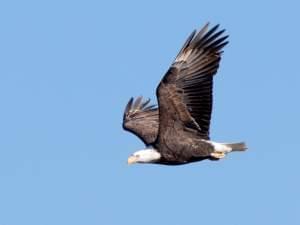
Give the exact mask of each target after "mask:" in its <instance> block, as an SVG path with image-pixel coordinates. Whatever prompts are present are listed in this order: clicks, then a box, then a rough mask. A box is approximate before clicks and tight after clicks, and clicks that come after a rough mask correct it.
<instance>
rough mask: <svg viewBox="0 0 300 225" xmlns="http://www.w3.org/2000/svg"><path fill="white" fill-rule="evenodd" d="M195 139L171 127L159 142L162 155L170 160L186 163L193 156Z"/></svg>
mask: <svg viewBox="0 0 300 225" xmlns="http://www.w3.org/2000/svg"><path fill="white" fill-rule="evenodd" d="M192 146H193V140H192V139H191V138H190V137H187V136H186V135H185V134H184V133H182V132H178V130H176V129H172V130H171V129H170V130H168V132H167V133H165V135H164V136H163V137H161V139H160V142H159V143H158V146H157V147H158V149H159V151H160V153H161V154H162V157H163V158H164V159H165V160H167V161H169V162H178V163H185V162H187V161H189V160H190V159H191V158H192V157H193V153H192V152H191V150H192V148H191V147H192Z"/></svg>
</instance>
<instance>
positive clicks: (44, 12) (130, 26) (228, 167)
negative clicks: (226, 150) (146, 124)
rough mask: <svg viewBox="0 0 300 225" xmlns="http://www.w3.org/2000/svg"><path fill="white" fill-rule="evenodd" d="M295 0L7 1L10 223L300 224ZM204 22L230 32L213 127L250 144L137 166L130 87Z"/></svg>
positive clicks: (4, 191) (152, 85) (0, 92)
mask: <svg viewBox="0 0 300 225" xmlns="http://www.w3.org/2000/svg"><path fill="white" fill-rule="evenodd" d="M299 8H300V4H299V3H298V2H297V1H271V0H270V1H259V0H253V1H244V2H242V1H233V0H232V1H213V0H212V1H196V0H195V1H192V0H190V1H148V2H146V1H145V2H142V1H129V0H128V1H106V2H105V1H55V0H52V1H14V0H12V1H1V3H0V62H1V66H0V105H1V110H0V225H44V224H45V225H46V224H49V225H54V224H55V225H65V224H72V225H77V224H78V225H87V224H88V225H94V224H95V225H96V224H103V225H104V224H105V225H121V224H131V225H135V224H136V225H141V224H143V225H152V224H165V225H168V224H172V225H182V224H195V225H196V224H205V225H216V224H231V225H235V224H236V225H240V224H243V225H254V224H264V225H268V224H270V225H282V224H300V214H299V212H300V182H299V178H300V175H299V171H300V168H299V158H300V149H299V137H300V136H299V126H300V124H299V115H300V107H299V97H300V91H299V87H300V78H299V64H300V62H299V52H300V45H299V40H300V30H299V21H300V15H299ZM207 21H211V22H212V24H216V23H221V26H222V27H223V28H226V29H227V33H228V34H229V35H230V44H229V45H228V46H227V47H226V48H225V53H224V57H223V60H222V63H221V68H220V70H219V73H218V75H217V76H216V77H215V93H214V94H215V101H214V104H215V105H214V112H213V119H212V126H211V133H212V135H211V136H212V139H213V140H215V141H220V142H225V141H227V142H229V141H246V142H247V144H248V146H249V150H248V151H247V152H246V153H242V154H239V153H235V154H230V155H229V156H228V157H226V159H225V160H222V161H219V162H210V161H205V162H201V163H195V164H190V165H185V166H180V167H166V166H158V165H136V166H131V167H129V166H127V165H126V160H127V156H128V155H130V154H131V153H132V152H133V151H135V150H138V149H141V148H143V147H144V146H143V144H142V142H140V141H139V140H138V139H137V138H136V137H134V136H133V135H131V134H129V133H126V132H124V131H123V130H122V129H121V120H122V113H123V109H124V106H125V104H126V103H127V101H128V99H129V97H131V96H137V95H140V94H143V95H144V96H146V97H151V98H152V100H153V101H154V102H155V101H156V99H155V89H156V86H157V84H158V82H159V81H160V79H161V77H162V76H163V74H164V72H165V71H166V70H167V68H168V66H169V65H170V63H171V61H172V60H173V59H174V57H175V55H176V54H177V52H178V50H179V49H180V47H181V45H182V44H183V42H184V41H185V38H186V37H187V36H188V35H189V33H190V32H191V31H192V30H193V29H194V28H199V27H201V26H203V25H204V24H205V23H206V22H207Z"/></svg>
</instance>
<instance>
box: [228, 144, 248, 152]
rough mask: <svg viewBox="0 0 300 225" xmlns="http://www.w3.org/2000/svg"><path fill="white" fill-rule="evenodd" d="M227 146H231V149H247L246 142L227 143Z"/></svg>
mask: <svg viewBox="0 0 300 225" xmlns="http://www.w3.org/2000/svg"><path fill="white" fill-rule="evenodd" d="M225 145H226V146H227V147H229V148H231V149H232V150H231V151H233V152H234V151H245V150H246V149H247V146H246V143H245V142H239V143H226V144H225Z"/></svg>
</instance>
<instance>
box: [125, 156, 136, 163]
mask: <svg viewBox="0 0 300 225" xmlns="http://www.w3.org/2000/svg"><path fill="white" fill-rule="evenodd" d="M137 160H138V158H137V157H136V156H134V155H132V156H129V158H128V159H127V163H128V165H131V164H133V163H136V162H137Z"/></svg>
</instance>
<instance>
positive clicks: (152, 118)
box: [123, 97, 159, 145]
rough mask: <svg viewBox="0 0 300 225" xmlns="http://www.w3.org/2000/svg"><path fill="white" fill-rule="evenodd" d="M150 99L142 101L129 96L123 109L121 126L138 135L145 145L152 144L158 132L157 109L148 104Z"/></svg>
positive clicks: (140, 98)
mask: <svg viewBox="0 0 300 225" xmlns="http://www.w3.org/2000/svg"><path fill="white" fill-rule="evenodd" d="M149 102H150V99H148V100H146V101H143V98H142V97H138V98H137V99H136V100H135V101H134V99H133V98H131V99H130V100H129V101H128V103H127V106H126V108H125V111H124V115H123V128H124V130H127V131H129V132H132V133H133V134H135V135H136V136H138V137H139V138H140V139H141V140H142V141H143V142H144V143H145V144H146V145H150V144H152V143H153V142H154V141H155V140H156V137H157V134H158V124H159V122H158V109H157V107H155V105H149Z"/></svg>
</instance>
